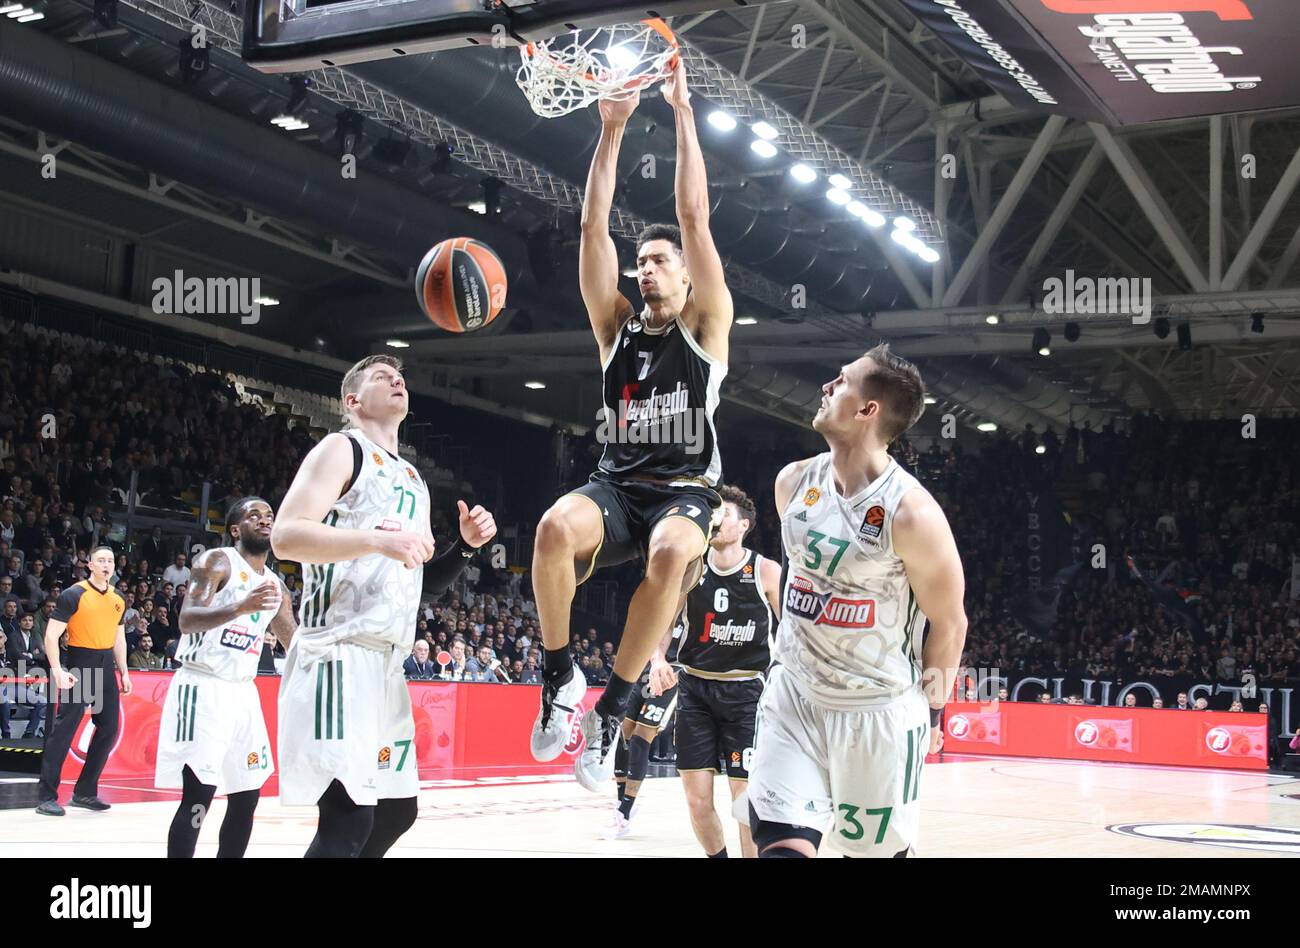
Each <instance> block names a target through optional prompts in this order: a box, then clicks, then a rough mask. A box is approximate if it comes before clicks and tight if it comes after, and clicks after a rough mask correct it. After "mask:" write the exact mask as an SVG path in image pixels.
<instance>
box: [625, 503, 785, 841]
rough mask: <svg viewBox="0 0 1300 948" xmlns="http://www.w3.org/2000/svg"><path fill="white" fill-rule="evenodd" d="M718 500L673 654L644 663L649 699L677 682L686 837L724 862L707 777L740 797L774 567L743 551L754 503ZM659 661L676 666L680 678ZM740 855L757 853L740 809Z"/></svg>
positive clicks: (774, 588) (773, 611)
mask: <svg viewBox="0 0 1300 948" xmlns="http://www.w3.org/2000/svg"><path fill="white" fill-rule="evenodd" d="M722 500H723V504H722V510H723V518H722V523H721V524H719V526H718V530H717V533H716V534H714V537H713V541H712V544H711V545H712V549H711V550H710V551H709V555H708V556H707V557H706V558H705V568H704V575H703V576H702V577H700V581H699V583H698V584H697V585H696V586H695V588H694V589H692V590H691V591H690V593H689V594H687V597H686V611H685V620H686V622H685V629H684V630H683V632H682V634H681V636H680V638H679V640H678V643H679V644H677V646H676V652H675V654H673V653H670V654H668V655H667V656H665V655H664V654H663V650H662V649H659V650H656V652H655V655H654V657H653V658H652V659H651V660H650V690H651V692H652V693H654V694H659V693H660V692H662V691H666V690H667V689H669V688H671V687H672V685H673V684H676V685H677V689H678V690H677V727H676V731H675V732H674V743H675V745H676V747H677V772H678V773H679V774H681V776H682V787H683V788H684V789H685V791H686V802H687V805H688V806H689V807H690V811H691V828H692V829H694V830H695V838H696V839H698V840H699V841H700V845H701V846H703V847H704V851H705V853H707V854H708V855H709V857H710V858H713V859H717V858H721V857H725V856H726V855H727V847H726V839H725V837H724V836H723V831H722V821H721V820H719V819H718V814H717V811H716V810H714V808H713V775H714V774H715V773H718V765H719V761H722V766H723V767H724V768H725V772H726V774H727V778H728V782H729V784H730V788H731V798H732V799H733V800H735V799H736V798H738V797H740V796H741V795H742V794H743V792H744V790H745V786H746V783H747V781H748V779H749V765H750V755H751V753H752V752H753V748H754V719H755V715H756V714H757V712H758V700H759V698H761V697H762V695H763V674H764V672H766V671H767V666H768V664H769V662H770V660H771V637H772V636H773V635H774V634H775V632H776V619H779V618H780V617H781V589H780V587H781V567H780V566H778V565H777V564H776V563H775V562H773V561H772V560H769V559H766V558H764V557H762V556H759V554H758V553H756V552H755V551H753V550H750V549H747V548H746V547H745V545H744V541H745V536H746V535H747V534H748V533H749V531H750V530H751V529H752V528H753V526H754V524H755V523H756V522H757V520H758V513H757V511H756V510H755V509H754V502H753V501H752V500H750V499H749V497H748V496H746V494H745V492H744V491H742V490H740V489H739V488H737V487H733V486H731V485H730V484H728V485H726V486H724V487H723V488H722ZM669 660H672V661H673V662H674V663H675V665H676V666H678V667H680V668H681V676H680V677H678V676H677V675H676V673H675V670H674V665H673V664H669ZM742 806H743V801H742ZM740 849H741V855H743V856H746V857H753V856H755V855H757V852H756V850H755V849H754V842H753V840H752V839H751V837H750V833H749V814H748V812H745V813H744V818H743V819H742V820H741V824H740Z"/></svg>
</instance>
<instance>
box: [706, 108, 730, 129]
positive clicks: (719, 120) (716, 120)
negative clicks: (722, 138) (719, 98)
mask: <svg viewBox="0 0 1300 948" xmlns="http://www.w3.org/2000/svg"><path fill="white" fill-rule="evenodd" d="M709 124H710V125H712V126H713V127H714V128H716V129H717V130H718V131H720V132H730V131H732V130H733V129H735V127H736V120H735V119H734V118H732V117H731V115H730V114H728V113H726V112H723V111H722V110H721V109H717V110H715V111H713V112H710V113H709Z"/></svg>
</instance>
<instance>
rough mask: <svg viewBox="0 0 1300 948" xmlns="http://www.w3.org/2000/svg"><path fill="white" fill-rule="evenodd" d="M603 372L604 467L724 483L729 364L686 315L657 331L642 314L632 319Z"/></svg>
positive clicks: (616, 473)
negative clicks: (699, 338) (722, 410)
mask: <svg viewBox="0 0 1300 948" xmlns="http://www.w3.org/2000/svg"><path fill="white" fill-rule="evenodd" d="M602 374H603V383H602V385H603V389H602V398H603V400H604V409H605V421H604V423H603V424H602V425H601V430H600V432H599V437H600V438H601V440H602V441H603V442H604V445H605V450H604V453H603V454H602V455H601V457H600V469H601V470H602V471H604V472H605V473H606V474H610V475H613V476H615V477H618V476H626V475H629V474H636V475H641V476H647V477H655V478H663V479H665V480H686V479H692V480H697V481H698V480H703V481H704V482H705V483H707V484H708V485H709V486H710V487H716V486H717V485H718V483H719V482H720V481H721V480H722V456H721V455H720V454H719V453H718V436H717V432H716V430H715V429H714V427H713V414H714V412H715V411H716V410H717V408H718V401H719V399H720V398H721V389H722V380H723V379H724V378H725V377H726V375H727V367H726V365H724V364H722V363H721V362H718V361H717V360H716V359H714V358H712V357H711V356H709V355H708V354H707V353H706V352H705V351H704V350H703V349H701V348H700V345H699V343H697V342H696V341H695V340H694V339H693V338H691V334H690V332H689V331H688V330H687V329H686V327H685V325H684V324H683V323H682V321H681V319H680V317H679V318H677V319H674V320H673V321H672V322H670V323H669V324H668V325H667V326H664V327H663V328H662V329H659V330H654V331H652V330H650V329H649V328H648V327H647V326H646V325H645V323H644V322H642V320H641V318H640V317H639V316H633V317H632V318H631V319H629V320H627V322H625V323H624V324H623V325H622V326H621V327H620V328H619V331H618V335H616V336H615V337H614V348H613V350H612V351H611V352H610V354H609V357H608V358H607V359H606V361H605V365H604V366H603V367H602Z"/></svg>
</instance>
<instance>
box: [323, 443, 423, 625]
mask: <svg viewBox="0 0 1300 948" xmlns="http://www.w3.org/2000/svg"><path fill="white" fill-rule="evenodd" d="M343 434H344V435H346V436H347V437H348V438H350V439H351V440H352V442H353V443H354V444H356V445H358V446H359V447H360V454H361V463H360V467H359V468H358V470H357V476H356V480H355V481H353V483H352V486H351V487H350V488H349V489H348V491H347V493H345V494H344V495H343V496H342V497H340V498H339V499H338V500H336V501H335V502H334V505H333V506H332V507H331V508H330V512H329V513H328V514H327V515H326V516H325V523H327V524H328V525H330V526H331V527H340V528H343V529H353V530H403V531H406V532H409V533H428V532H429V490H428V488H427V487H425V484H424V480H423V479H422V478H421V477H420V475H419V474H418V473H417V472H416V470H415V465H414V464H411V463H410V462H409V461H404V460H403V459H402V458H400V457H398V456H397V455H394V454H390V453H389V452H388V451H386V450H384V448H382V447H380V446H379V445H378V444H376V443H375V442H373V441H371V440H370V439H369V438H367V437H366V436H365V435H363V434H362V433H361V432H360V431H358V430H356V429H349V430H347V431H345V432H343ZM303 572H304V582H303V592H302V603H301V606H300V611H301V614H300V616H299V623H300V625H299V629H298V636H299V637H301V638H303V639H304V641H305V642H307V643H310V644H311V645H312V646H313V647H324V646H328V645H332V644H334V643H337V642H353V643H356V644H358V645H361V646H364V647H366V648H371V649H379V650H387V649H389V648H394V647H395V648H402V649H406V648H409V646H410V644H411V637H412V636H413V635H414V632H413V631H412V630H413V629H414V628H415V624H416V613H417V612H418V611H419V608H420V592H421V588H422V586H423V583H424V569H423V568H420V569H407V568H406V567H405V566H404V565H403V564H401V563H399V562H398V561H397V560H394V559H389V558H388V557H386V556H381V555H380V554H378V553H373V554H370V555H369V556H360V557H357V558H356V559H354V560H342V561H340V562H338V563H311V564H307V565H305V566H304V567H303Z"/></svg>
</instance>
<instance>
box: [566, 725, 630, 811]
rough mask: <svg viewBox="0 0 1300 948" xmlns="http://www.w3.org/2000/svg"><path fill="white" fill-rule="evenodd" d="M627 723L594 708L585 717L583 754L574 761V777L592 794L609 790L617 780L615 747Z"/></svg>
mask: <svg viewBox="0 0 1300 948" xmlns="http://www.w3.org/2000/svg"><path fill="white" fill-rule="evenodd" d="M622 723H623V721H622V719H621V718H616V717H614V716H613V715H609V714H601V713H600V712H599V711H597V710H596V709H595V708H594V707H593V708H591V709H590V710H589V711H587V713H586V714H584V715H583V716H582V740H583V748H582V753H581V754H579V755H578V759H577V760H575V761H574V762H573V775H574V776H575V777H577V778H578V783H580V784H582V786H583V787H584V788H585V789H587V790H590V791H591V792H592V793H602V792H603V791H605V790H608V789H609V782H610V780H612V779H613V777H614V747H615V742H616V741H617V740H618V739H619V729H620V727H621V725H622Z"/></svg>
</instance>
